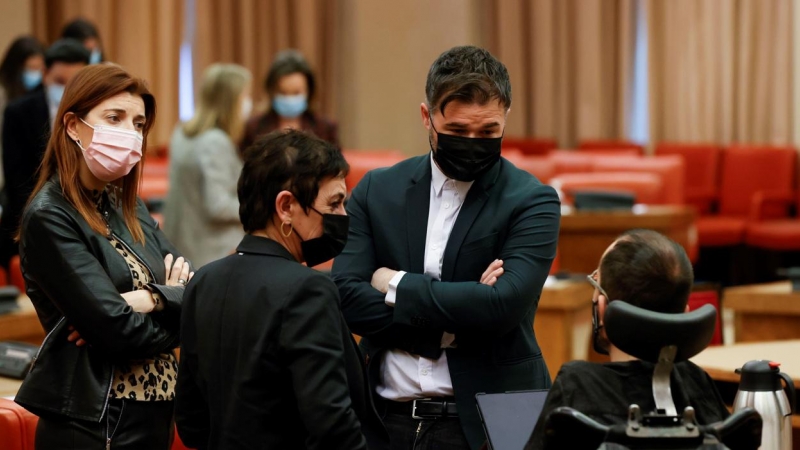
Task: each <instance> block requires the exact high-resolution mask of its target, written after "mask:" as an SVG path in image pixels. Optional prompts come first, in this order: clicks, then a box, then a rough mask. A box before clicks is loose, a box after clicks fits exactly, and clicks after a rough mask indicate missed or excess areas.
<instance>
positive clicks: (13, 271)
mask: <svg viewBox="0 0 800 450" xmlns="http://www.w3.org/2000/svg"><path fill="white" fill-rule="evenodd" d="M8 272H9V274H8V278H9V280H8V281H9V282H10V283H11V285H12V286H16V287H17V289H19V290H20V292H25V278H23V276H22V268H21V267H20V261H19V255H14V256H12V257H11V260H10V261H9V262H8Z"/></svg>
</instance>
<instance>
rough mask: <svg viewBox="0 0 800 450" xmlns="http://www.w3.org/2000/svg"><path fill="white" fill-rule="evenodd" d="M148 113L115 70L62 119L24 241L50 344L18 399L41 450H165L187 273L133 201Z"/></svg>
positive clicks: (82, 90)
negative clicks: (33, 422) (32, 420)
mask: <svg viewBox="0 0 800 450" xmlns="http://www.w3.org/2000/svg"><path fill="white" fill-rule="evenodd" d="M155 112H156V103H155V99H154V98H153V95H152V94H150V92H149V91H148V90H147V87H146V86H145V83H144V81H143V80H140V79H138V78H134V77H132V76H131V75H130V74H128V73H127V72H125V71H124V70H123V69H121V68H120V67H118V66H115V65H112V64H100V65H95V66H89V67H85V68H83V69H81V70H80V72H78V74H77V75H76V76H75V78H73V79H72V81H70V83H69V84H68V85H67V88H66V91H65V92H64V98H63V100H62V101H61V104H60V106H59V109H58V113H57V115H56V120H55V123H54V125H53V131H52V133H51V135H50V140H49V142H48V145H47V151H46V152H45V156H44V160H43V161H42V166H41V169H40V175H39V180H38V183H37V184H36V187H35V188H34V190H33V194H32V195H31V198H30V200H29V201H28V205H27V207H26V208H25V212H24V213H23V216H22V223H21V226H20V232H19V237H20V256H21V259H22V273H23V275H24V277H25V284H26V286H27V293H28V296H29V297H30V298H31V301H32V302H33V305H34V307H35V308H36V313H37V314H38V316H39V320H40V321H41V323H42V326H43V327H44V329H45V331H47V336H46V337H45V339H44V342H43V343H42V346H41V348H40V350H39V353H38V354H37V356H36V359H35V360H34V362H33V365H32V366H31V369H30V372H29V373H28V375H27V377H26V378H25V381H24V382H23V383H22V387H21V388H20V390H19V392H18V393H17V396H16V398H15V401H16V402H17V403H19V404H20V405H22V406H24V407H25V408H26V409H28V410H29V411H31V412H33V413H34V414H36V415H38V416H40V419H39V422H38V425H37V427H36V448H37V449H48V450H52V449H79V448H80V449H84V448H103V447H105V448H114V449H144V448H147V449H161V450H167V449H168V448H169V446H170V444H171V442H172V437H173V434H174V432H173V419H172V414H173V399H174V397H175V385H176V383H177V360H176V358H175V355H174V353H173V349H174V348H175V347H177V346H178V338H179V325H180V312H181V301H182V297H183V289H184V287H183V286H184V285H185V284H186V283H187V282H188V280H189V279H190V278H191V275H192V274H191V273H190V268H189V264H188V262H186V261H184V258H183V257H181V256H180V255H178V253H177V251H176V249H175V248H174V247H173V246H172V245H171V244H170V243H169V242H168V241H167V240H166V238H165V237H164V235H163V234H162V233H161V231H160V230H159V229H158V227H157V224H156V222H155V221H154V220H153V219H152V217H150V215H149V213H148V212H147V208H145V206H144V203H143V202H142V201H141V199H139V198H138V197H137V196H136V193H137V191H138V187H139V182H140V180H141V174H142V165H143V160H144V154H143V152H142V149H143V148H145V147H146V143H147V134H148V132H149V131H150V129H151V128H152V126H153V121H154V120H155ZM173 262H174V263H173Z"/></svg>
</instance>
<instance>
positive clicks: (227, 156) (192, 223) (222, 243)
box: [164, 64, 252, 267]
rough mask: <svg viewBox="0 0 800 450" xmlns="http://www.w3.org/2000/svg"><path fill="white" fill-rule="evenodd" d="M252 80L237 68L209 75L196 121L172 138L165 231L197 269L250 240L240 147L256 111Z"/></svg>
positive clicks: (212, 71) (210, 70)
mask: <svg viewBox="0 0 800 450" xmlns="http://www.w3.org/2000/svg"><path fill="white" fill-rule="evenodd" d="M251 79H252V75H251V74H250V72H249V71H248V70H247V69H245V68H244V67H242V66H238V65H235V64H214V65H212V66H211V67H209V68H208V69H206V71H205V73H204V74H203V81H202V85H201V86H200V98H199V101H198V106H197V110H196V112H195V115H194V117H192V118H191V120H189V121H188V122H186V123H183V124H180V125H179V126H178V127H177V129H176V130H175V132H174V133H173V135H172V140H171V143H170V191H169V195H168V196H167V202H166V205H165V210H164V231H165V233H166V234H167V236H168V237H169V239H170V240H171V241H172V242H173V243H174V244H175V245H176V246H177V247H178V248H179V249H181V251H182V252H183V254H184V255H185V256H186V257H187V259H188V260H189V261H192V263H193V264H194V265H195V267H200V266H202V265H204V264H206V263H208V262H211V261H213V260H215V259H218V258H222V257H223V256H225V255H227V254H230V253H231V252H233V250H234V249H235V248H236V245H237V244H239V241H241V239H242V237H243V236H244V231H242V225H241V223H240V222H239V200H238V195H237V192H236V182H237V180H238V179H239V172H241V170H242V161H241V159H240V157H239V154H238V152H237V144H238V142H239V141H240V139H241V137H242V134H243V132H244V124H245V121H246V120H247V117H248V116H249V115H250V110H251V108H252V100H251V98H250V89H251V87H250V85H251Z"/></svg>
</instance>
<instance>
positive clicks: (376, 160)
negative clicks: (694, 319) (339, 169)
mask: <svg viewBox="0 0 800 450" xmlns="http://www.w3.org/2000/svg"><path fill="white" fill-rule="evenodd" d="M342 154H343V155H344V158H345V159H346V160H347V163H348V164H350V172H349V173H348V174H347V176H346V177H345V179H344V182H345V185H346V186H347V190H348V191H352V190H353V188H354V187H356V185H357V184H358V182H359V181H361V179H362V178H364V175H366V174H367V172H369V171H370V170H372V169H377V168H380V167H391V166H393V165H395V164H397V163H399V162H400V161H402V160H404V159H405V158H406V157H405V155H403V153H401V152H399V151H397V150H342Z"/></svg>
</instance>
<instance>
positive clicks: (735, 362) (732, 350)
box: [692, 340, 800, 389]
mask: <svg viewBox="0 0 800 450" xmlns="http://www.w3.org/2000/svg"><path fill="white" fill-rule="evenodd" d="M798 355H800V340H793V341H774V342H758V343H751V344H735V345H724V346H719V347H708V348H707V349H705V350H703V351H702V352H701V353H700V354H699V355H697V356H695V357H694V358H692V361H693V362H694V363H695V364H697V365H698V366H700V367H702V368H703V369H705V371H706V372H708V374H709V375H711V378H713V379H715V380H720V381H728V382H733V383H739V375H738V374H737V373H735V372H734V371H735V370H736V369H738V368H740V367H742V366H743V365H744V363H746V362H747V361H752V360H755V359H766V360H769V361H776V362H779V363H781V372H786V373H787V374H789V376H790V377H792V380H794V385H795V386H796V387H797V388H798V389H800V358H798Z"/></svg>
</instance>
